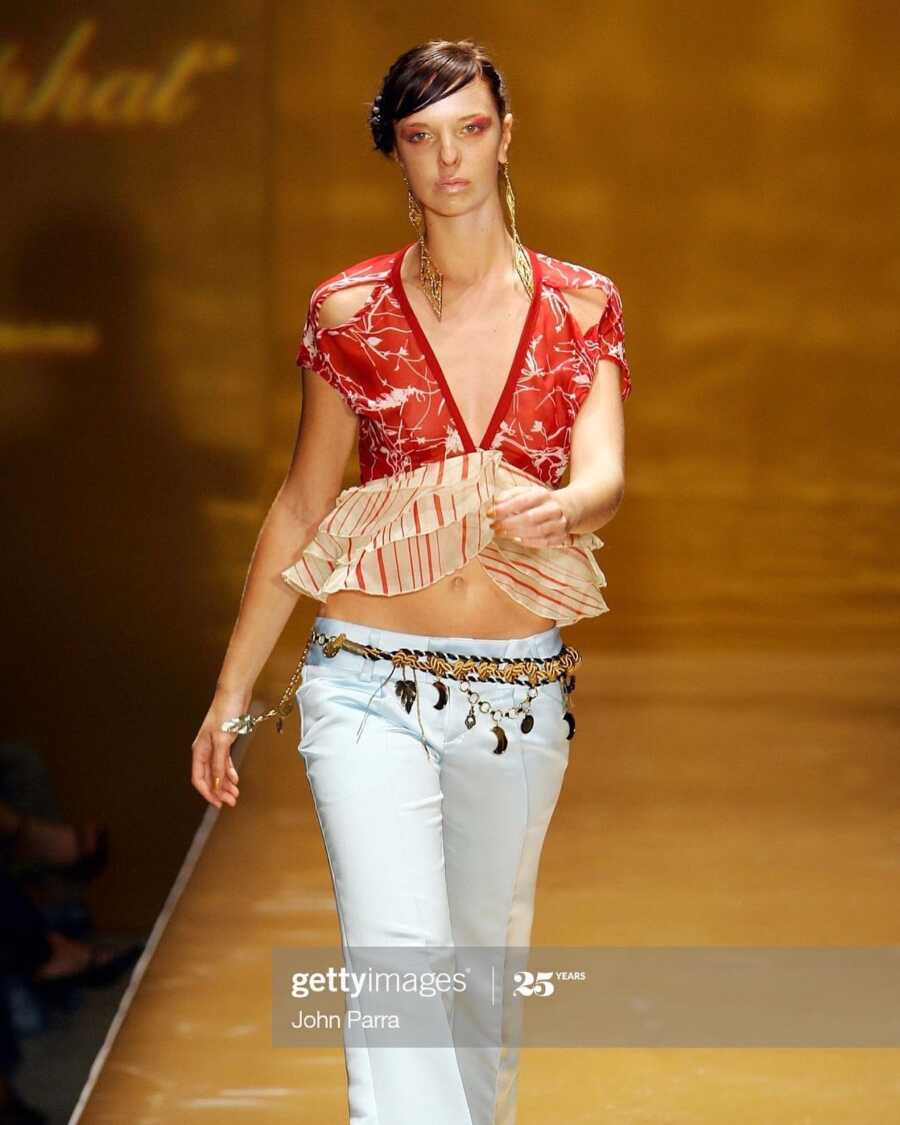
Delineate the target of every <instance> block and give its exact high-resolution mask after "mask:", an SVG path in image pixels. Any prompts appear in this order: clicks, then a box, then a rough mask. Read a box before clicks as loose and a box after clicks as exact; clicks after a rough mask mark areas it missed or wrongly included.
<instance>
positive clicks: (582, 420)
mask: <svg viewBox="0 0 900 1125" xmlns="http://www.w3.org/2000/svg"><path fill="white" fill-rule="evenodd" d="M624 494H625V411H624V404H623V401H622V395H621V391H620V384H619V365H618V364H617V363H616V361H615V360H613V359H601V360H600V361H599V363H598V364H597V373H596V375H595V376H594V381H593V383H592V384H591V389H590V390H589V391H588V393H587V395H586V396H585V399H584V402H583V403H582V404H581V408H580V409H579V411H578V413H577V415H576V416H575V422H574V425H573V426H572V449H571V453H570V460H569V483H568V484H567V485H565V486H564V487H563V488H560V489H557V492H556V495H557V497H558V498H559V502H560V505H561V507H562V509H563V512H564V514H565V516H566V526H567V530H568V532H569V534H570V535H578V534H579V533H581V532H583V531H596V530H597V528H599V527H603V525H604V524H607V523H609V521H610V520H611V519H612V518H613V516H614V515H615V514H616V512H617V511H618V510H619V505H620V504H621V503H622V497H623V496H624Z"/></svg>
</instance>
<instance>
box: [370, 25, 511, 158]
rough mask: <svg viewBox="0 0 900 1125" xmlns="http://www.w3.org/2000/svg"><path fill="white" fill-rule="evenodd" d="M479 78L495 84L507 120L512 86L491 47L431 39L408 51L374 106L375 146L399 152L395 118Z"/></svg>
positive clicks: (393, 68) (498, 103)
mask: <svg viewBox="0 0 900 1125" xmlns="http://www.w3.org/2000/svg"><path fill="white" fill-rule="evenodd" d="M475 78H484V79H485V80H486V81H487V83H488V85H489V86H490V88H491V93H492V95H493V97H494V104H495V105H496V107H497V113H498V114H499V115H500V120H501V122H502V120H503V118H504V116H505V115H506V111H507V95H506V85H505V83H504V81H503V77H502V75H501V74H500V72H499V71H498V70H497V68H496V67H495V66H494V64H493V63H492V62H491V60H490V58H489V57H488V54H487V52H486V51H485V49H484V48H483V47H481V46H479V45H478V44H477V43H475V42H474V40H472V39H459V40H457V41H454V40H452V39H430V40H429V41H428V42H427V43H422V44H420V45H419V46H418V47H411V48H410V49H409V50H408V51H404V53H403V54H402V55H400V57H399V58H398V59H396V60H395V61H394V62H393V63H392V64H391V67H390V69H389V70H388V72H387V74H386V75H385V76H384V78H383V80H382V83H381V89H380V90H379V91H378V94H377V95H376V97H375V100H374V101H373V102H372V103H371V105H370V108H369V129H370V130H371V132H372V139H373V140H374V141H375V151H376V152H382V153H384V155H385V156H390V155H391V153H392V152H393V151H394V122H395V121H399V120H401V119H402V118H404V117H409V115H410V114H411V113H417V112H418V111H419V110H420V109H425V107H426V106H429V105H431V104H432V103H433V102H436V101H439V100H440V99H441V98H446V97H447V96H448V95H449V94H453V93H455V92H456V91H457V90H458V89H460V87H462V86H465V85H467V84H468V83H469V82H471V81H473V79H475Z"/></svg>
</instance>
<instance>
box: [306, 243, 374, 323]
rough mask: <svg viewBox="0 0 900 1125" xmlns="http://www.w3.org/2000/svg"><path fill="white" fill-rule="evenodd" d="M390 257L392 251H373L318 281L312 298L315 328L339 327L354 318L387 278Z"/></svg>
mask: <svg viewBox="0 0 900 1125" xmlns="http://www.w3.org/2000/svg"><path fill="white" fill-rule="evenodd" d="M392 260H393V254H391V253H386V254H376V255H375V256H374V257H372V258H365V259H363V261H361V262H354V263H353V265H351V266H347V267H346V268H345V269H342V270H341V271H340V272H339V273H336V274H334V275H332V276H331V277H328V278H326V279H325V280H324V281H321V282H320V283H319V284H318V285H317V286H316V288H315V289H314V290H313V294H312V298H311V304H312V305H313V308H314V310H315V314H316V320H317V324H318V327H319V328H339V327H341V326H342V325H344V324H348V323H350V322H351V321H353V320H354V318H355V317H357V316H358V315H359V314H360V313H361V312H362V311H363V309H364V308H365V307H366V305H367V304H368V303H369V301H370V300H371V298H372V295H373V294H374V293H375V291H376V290H377V289H379V288H380V287H381V286H382V285H383V284H384V283H385V282H386V281H387V280H388V279H389V277H390V269H391V263H392Z"/></svg>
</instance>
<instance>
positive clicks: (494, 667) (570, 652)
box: [221, 628, 581, 754]
mask: <svg viewBox="0 0 900 1125" xmlns="http://www.w3.org/2000/svg"><path fill="white" fill-rule="evenodd" d="M313 644H318V645H320V646H321V648H322V651H323V653H324V654H325V656H328V657H333V656H337V654H338V653H339V652H340V651H341V650H346V651H347V652H352V653H356V654H357V655H359V656H365V657H367V658H368V659H369V660H388V661H390V663H391V665H392V668H391V672H390V674H389V676H388V677H387V679H390V676H392V675H393V674H394V672H395V671H396V670H397V669H398V668H399V669H401V670H402V672H403V678H402V680H400V681H398V683H397V685H396V690H397V695H398V696H399V697H400V699H401V701H402V703H403V705H404V707H405V708H406V711H407V714H408V713H409V712H410V711H411V710H412V705H413V702H415V703H416V704H417V706H418V702H419V699H418V692H417V690H416V687H417V685H416V681H415V679H413V682H410V681H408V680H407V679H406V674H405V673H406V669H408V668H409V669H412V671H413V675H414V676H415V672H417V671H420V672H430V673H432V674H433V675H434V676H435V677H436V679H435V681H434V684H433V686H434V687H435V688H436V689H437V693H438V697H437V701H436V702H435V704H434V707H435V709H436V710H441V709H442V708H443V707H444V706H445V704H446V702H447V687H446V684H444V683H443V680H444V679H451V680H456V681H458V682H459V686H460V690H461V691H462V692H463V693H464V694H465V696H466V698H467V699H468V701H469V712H468V714H467V715H466V719H465V723H466V726H467V727H468V728H469V729H470V730H471V728H472V727H473V726H474V725H475V720H476V708H477V709H478V710H479V711H481V712H482V713H487V712H490V714H491V717H492V718H493V720H494V724H495V725H494V728H493V731H494V734H495V736H496V738H497V747H496V749H495V750H494V753H495V754H502V753H503V751H504V750H505V749H506V747H507V738H506V732H505V731H504V729H503V727H502V726H500V721H501V720H502V719H503V718H517V717H518V716H519V715H522V716H523V718H522V722H521V724H520V729H521V730H522V732H523V733H524V734H527V733H528V732H529V731H530V730H531V729H532V727H533V726H534V717H533V716H532V714H531V701H532V700H533V699H534V698H535V696H536V695H537V693H538V692H537V689H538V685H540V684H549V683H555V682H556V681H557V680H558V681H559V682H560V686H561V687H562V691H563V698H564V701H565V713H564V716H563V717H564V718H565V720H566V722H567V723H568V726H569V732H568V734H567V735H566V737H567V738H569V739H571V738H572V736H573V735H574V734H575V716H574V715H573V714H572V712H571V710H570V709H569V699H570V696H571V695H572V693H573V692H574V691H575V676H574V669H575V668H577V667H578V665H579V664H580V663H581V657H580V655H579V654H578V652H577V650H576V649H574V648H572V647H571V646H570V645H565V644H564V645H563V647H562V648H561V649H560V651H559V652H558V653H557V654H556V655H555V656H548V657H540V658H533V657H522V658H513V659H510V658H507V657H486V656H463V655H459V654H456V653H446V652H428V651H426V650H424V649H410V648H397V649H382V648H378V647H377V646H375V645H367V644H362V643H361V642H360V641H354V640H351V639H350V638H349V637H348V636H347V635H346V633H338V634H337V635H336V636H333V635H331V634H328V633H321V632H319V631H318V630H317V629H315V628H313V629H312V630H311V632H310V634H309V637H308V639H307V642H306V645H305V647H304V649H303V655H302V656H301V658H300V663H299V664H298V665H297V667H296V669H295V670H294V673H293V675H292V676H291V678H290V681H289V682H288V685H287V687H286V688H285V690H284V694H283V695H282V697H281V700H280V702H279V703H278V706H277V707H273V708H272V709H271V710H269V711H267V712H265V713H264V714H262V715H258V716H257V717H256V718H253V717H252V716H250V715H249V714H246V715H239V716H238V717H237V718H235V719H228V720H227V721H226V722H224V723H223V724H222V728H221V729H222V730H223V731H225V732H226V733H228V734H231V733H234V734H249V733H250V732H252V731H253V730H254V728H255V727H256V726H258V725H259V724H260V723H263V722H265V721H266V720H267V719H275V726H276V728H277V730H278V732H279V734H280V733H281V731H282V729H283V726H284V720H285V718H287V716H288V715H289V714H290V713H291V709H292V708H293V706H294V704H295V703H296V695H297V689H298V687H299V686H300V682H301V680H302V678H303V669H304V666H305V665H306V658H307V655H308V654H309V650H310V647H311V646H312V645H313ZM473 681H474V682H476V683H478V682H487V683H506V684H517V685H521V686H526V685H527V687H528V692H527V694H526V698H525V699H524V700H523V702H522V703H520V704H517V705H516V706H515V707H511V708H506V709H505V710H504V709H503V708H496V707H492V706H491V704H490V702H489V701H487V700H483V699H482V698H481V697H480V695H479V694H478V693H477V692H476V691H475V690H474V689H473V688H471V687H469V686H468V685H469V684H470V683H471V682H473ZM419 716H420V718H419V721H420V726H421V713H419ZM423 738H424V731H423Z"/></svg>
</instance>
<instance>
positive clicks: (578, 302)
mask: <svg viewBox="0 0 900 1125" xmlns="http://www.w3.org/2000/svg"><path fill="white" fill-rule="evenodd" d="M560 293H562V295H563V296H564V297H565V299H566V302H567V303H568V305H569V308H570V310H571V313H572V316H573V318H574V319H575V322H576V323H577V325H578V327H579V328H580V329H581V334H582V336H586V335H587V333H588V332H589V331H590V330H591V328H592V327H594V325H596V324H598V323H599V321H600V320H601V319H602V318H603V314H604V312H605V311H606V306H607V305H608V304H609V294H608V293H607V292H606V291H605V290H604V289H599V288H592V287H583V288H578V289H564V288H561V289H560Z"/></svg>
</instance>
